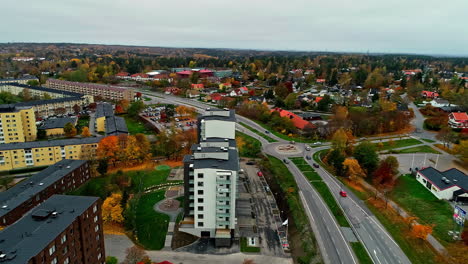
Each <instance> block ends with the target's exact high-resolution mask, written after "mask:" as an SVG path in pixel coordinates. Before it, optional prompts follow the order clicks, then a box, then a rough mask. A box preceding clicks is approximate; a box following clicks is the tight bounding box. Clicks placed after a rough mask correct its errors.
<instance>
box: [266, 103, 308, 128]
mask: <svg viewBox="0 0 468 264" xmlns="http://www.w3.org/2000/svg"><path fill="white" fill-rule="evenodd" d="M271 112H278V113H279V115H280V116H281V117H287V118H289V119H291V121H292V122H293V124H294V126H295V127H296V128H299V129H301V130H303V129H304V128H314V127H315V126H314V125H313V124H312V123H310V122H308V121H306V120H304V119H302V117H300V116H298V115H296V114H294V113H291V112H289V111H286V110H283V109H281V108H278V107H277V108H274V109H273V110H271Z"/></svg>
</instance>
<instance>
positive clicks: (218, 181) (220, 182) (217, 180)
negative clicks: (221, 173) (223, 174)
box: [216, 179, 231, 184]
mask: <svg viewBox="0 0 468 264" xmlns="http://www.w3.org/2000/svg"><path fill="white" fill-rule="evenodd" d="M216 183H217V184H231V180H226V179H216Z"/></svg>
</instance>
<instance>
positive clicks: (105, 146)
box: [96, 136, 119, 166]
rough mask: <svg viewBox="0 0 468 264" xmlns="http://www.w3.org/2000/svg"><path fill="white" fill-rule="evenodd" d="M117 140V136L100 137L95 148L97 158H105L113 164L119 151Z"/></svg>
mask: <svg viewBox="0 0 468 264" xmlns="http://www.w3.org/2000/svg"><path fill="white" fill-rule="evenodd" d="M118 142H119V141H118V137H117V136H108V137H105V138H103V139H101V141H99V145H98V147H97V150H96V155H97V157H98V159H103V160H107V162H111V163H113V164H114V166H115V162H116V161H117V154H118V151H119V145H118Z"/></svg>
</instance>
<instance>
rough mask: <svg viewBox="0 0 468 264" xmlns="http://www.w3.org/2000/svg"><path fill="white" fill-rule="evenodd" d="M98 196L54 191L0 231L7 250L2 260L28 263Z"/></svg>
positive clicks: (0, 245) (0, 244)
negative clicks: (56, 192) (54, 193)
mask: <svg viewBox="0 0 468 264" xmlns="http://www.w3.org/2000/svg"><path fill="white" fill-rule="evenodd" d="M98 199H99V198H98V197H85V196H71V195H54V196H52V197H51V198H49V199H48V200H46V201H45V202H44V203H42V204H41V205H39V206H38V207H36V208H35V209H33V210H31V211H29V213H27V214H26V215H25V216H24V217H23V218H21V219H20V220H18V222H16V223H14V224H13V225H10V226H8V227H7V228H5V229H4V230H2V231H0V251H1V252H2V253H3V254H6V256H5V259H6V260H2V263H6V264H24V263H28V262H29V260H30V259H31V258H32V257H35V256H36V255H37V254H38V253H39V252H41V251H42V250H44V248H45V247H47V246H48V245H49V243H51V242H52V241H53V240H54V239H55V238H57V236H59V235H60V234H61V233H62V232H63V231H64V230H65V229H66V228H67V227H69V226H70V224H71V223H73V222H74V221H75V220H76V219H77V218H78V217H79V216H80V215H82V214H83V213H84V212H85V211H86V210H87V209H88V208H90V207H91V206H92V205H93V204H94V203H95V202H96V201H97V200H98ZM53 212H56V215H54V214H53Z"/></svg>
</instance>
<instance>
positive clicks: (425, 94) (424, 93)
mask: <svg viewBox="0 0 468 264" xmlns="http://www.w3.org/2000/svg"><path fill="white" fill-rule="evenodd" d="M421 95H422V97H424V98H438V97H439V94H438V93H436V92H431V91H422V92H421Z"/></svg>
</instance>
